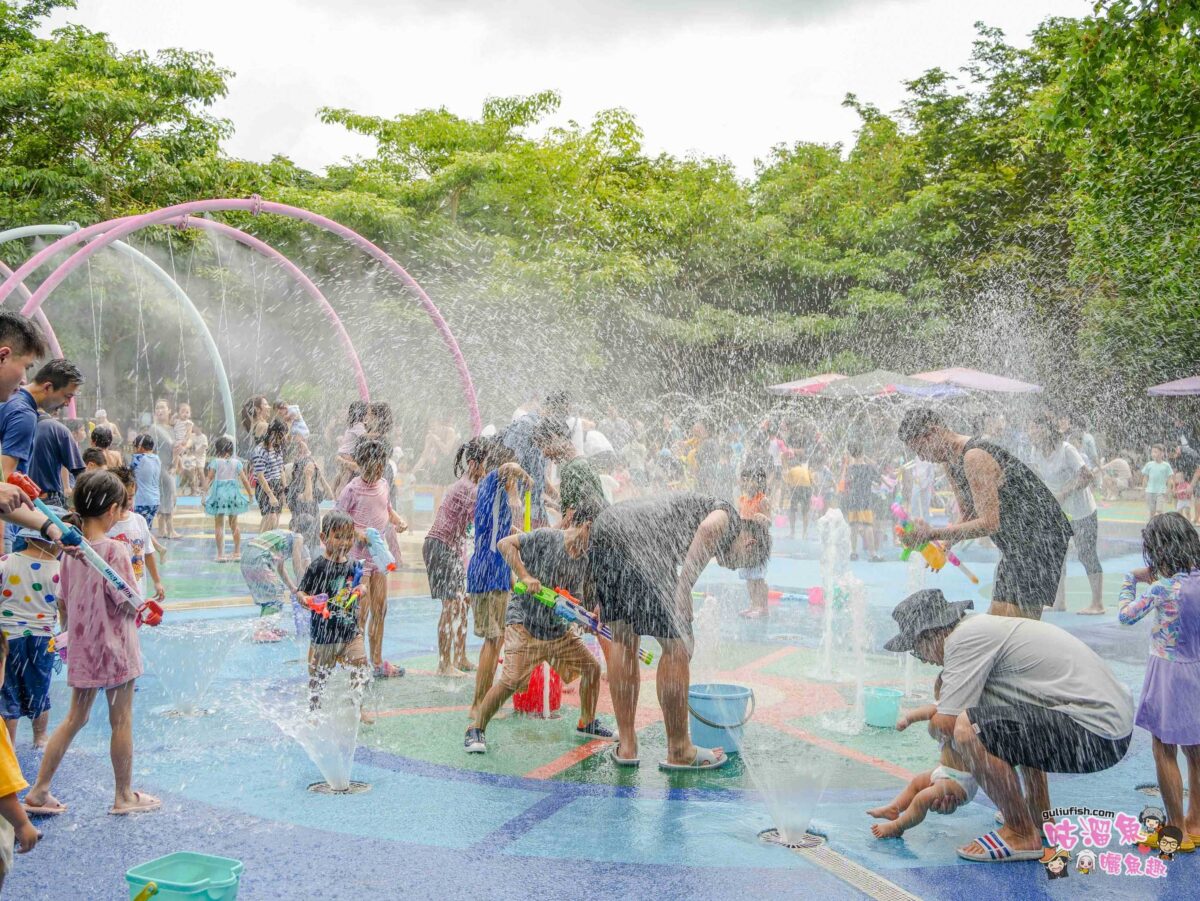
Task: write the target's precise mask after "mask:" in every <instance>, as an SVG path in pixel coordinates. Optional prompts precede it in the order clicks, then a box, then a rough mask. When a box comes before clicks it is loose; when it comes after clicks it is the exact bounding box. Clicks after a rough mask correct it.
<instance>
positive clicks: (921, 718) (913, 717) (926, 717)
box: [896, 704, 937, 732]
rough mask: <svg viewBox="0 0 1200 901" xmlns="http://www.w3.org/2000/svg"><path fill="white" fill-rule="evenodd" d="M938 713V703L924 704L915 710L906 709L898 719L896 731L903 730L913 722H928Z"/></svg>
mask: <svg viewBox="0 0 1200 901" xmlns="http://www.w3.org/2000/svg"><path fill="white" fill-rule="evenodd" d="M935 713H937V704H923V705H921V706H920V707H917V708H915V709H913V710H906V711H904V712H903V713H902V714H900V716H899V717H898V718H897V719H896V731H897V732H903V731H904V730H905V729H907V728H908V727H909V726H911V725H912V724H913V723H927V722H929V721H930V720H931V719H933V715H934V714H935Z"/></svg>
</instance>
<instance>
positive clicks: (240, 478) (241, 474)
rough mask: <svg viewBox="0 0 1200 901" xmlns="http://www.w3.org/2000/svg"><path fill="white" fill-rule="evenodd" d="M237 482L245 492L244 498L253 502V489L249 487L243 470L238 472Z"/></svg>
mask: <svg viewBox="0 0 1200 901" xmlns="http://www.w3.org/2000/svg"><path fill="white" fill-rule="evenodd" d="M238 481H239V482H241V483H242V488H244V489H245V491H246V497H248V498H250V499H251V500H254V489H253V488H251V487H250V480H249V479H247V478H246V473H245V472H244V471H243V470H240V469H239V470H238Z"/></svg>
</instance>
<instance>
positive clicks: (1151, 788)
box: [1136, 782, 1188, 798]
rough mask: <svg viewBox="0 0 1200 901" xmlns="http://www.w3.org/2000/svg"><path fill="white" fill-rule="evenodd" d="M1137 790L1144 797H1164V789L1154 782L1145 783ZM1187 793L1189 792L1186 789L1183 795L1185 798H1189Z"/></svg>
mask: <svg viewBox="0 0 1200 901" xmlns="http://www.w3.org/2000/svg"><path fill="white" fill-rule="evenodd" d="M1136 790H1137V791H1139V792H1141V793H1142V794H1143V795H1150V796H1151V797H1154V798H1159V797H1162V789H1160V788H1159V787H1158V786H1157V785H1155V784H1154V783H1153V782H1143V783H1142V784H1141V785H1139V786H1137V787H1136ZM1187 793H1188V790H1187V789H1186V788H1185V789H1184V790H1183V795H1184V797H1185V798H1186V797H1187Z"/></svg>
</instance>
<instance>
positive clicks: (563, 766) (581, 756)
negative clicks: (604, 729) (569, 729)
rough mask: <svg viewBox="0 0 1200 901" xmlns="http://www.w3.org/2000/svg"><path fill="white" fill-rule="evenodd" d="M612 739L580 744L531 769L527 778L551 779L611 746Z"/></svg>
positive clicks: (526, 775)
mask: <svg viewBox="0 0 1200 901" xmlns="http://www.w3.org/2000/svg"><path fill="white" fill-rule="evenodd" d="M611 746H612V742H611V741H599V740H597V741H589V742H588V743H587V744H585V745H580V746H579V747H577V748H572V749H571V750H569V751H568V752H567V753H566V754H563V755H562V756H560V757H556V758H555V759H554V760H551V761H550V762H549V763H544V764H542V765H541V766H539V767H537V768H536V769H532V770H530V771H529V772H528V773H526V774H525V778H526V779H550V778H552V777H554V776H557V775H558V774H559V773H561V772H562V771H563V770H569V769H570V768H571V767H573V766H575V764H577V763H581V762H583V761H584V760H587V759H588V758H589V757H591V756H592V755H593V754H598V753H599V752H600V751H603V750H604V749H605V748H608V747H611Z"/></svg>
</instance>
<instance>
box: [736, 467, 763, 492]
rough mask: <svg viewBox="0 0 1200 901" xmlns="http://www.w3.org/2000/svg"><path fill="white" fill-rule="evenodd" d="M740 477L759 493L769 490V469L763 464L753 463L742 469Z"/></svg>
mask: <svg viewBox="0 0 1200 901" xmlns="http://www.w3.org/2000/svg"><path fill="white" fill-rule="evenodd" d="M740 475H741V479H742V481H743V482H749V483H750V484H751V485H753V486H754V487H755V488H757V489H758V490H759V491H766V490H767V468H766V467H765V466H763V465H762V464H759V463H751V464H750V465H749V466H745V467H743V468H742V471H741V474H740Z"/></svg>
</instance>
